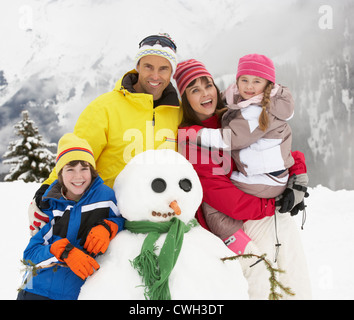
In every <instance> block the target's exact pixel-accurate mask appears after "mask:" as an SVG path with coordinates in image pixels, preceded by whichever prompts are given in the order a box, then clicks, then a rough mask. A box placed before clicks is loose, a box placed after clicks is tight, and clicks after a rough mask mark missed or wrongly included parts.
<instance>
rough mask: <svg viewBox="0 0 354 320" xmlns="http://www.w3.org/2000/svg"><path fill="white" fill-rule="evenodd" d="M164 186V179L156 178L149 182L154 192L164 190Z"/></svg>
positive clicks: (165, 185)
mask: <svg viewBox="0 0 354 320" xmlns="http://www.w3.org/2000/svg"><path fill="white" fill-rule="evenodd" d="M166 187H167V184H166V181H165V180H164V179H161V178H156V179H154V180H153V181H152V182H151V188H152V190H154V191H155V192H156V193H161V192H164V191H165V190H166Z"/></svg>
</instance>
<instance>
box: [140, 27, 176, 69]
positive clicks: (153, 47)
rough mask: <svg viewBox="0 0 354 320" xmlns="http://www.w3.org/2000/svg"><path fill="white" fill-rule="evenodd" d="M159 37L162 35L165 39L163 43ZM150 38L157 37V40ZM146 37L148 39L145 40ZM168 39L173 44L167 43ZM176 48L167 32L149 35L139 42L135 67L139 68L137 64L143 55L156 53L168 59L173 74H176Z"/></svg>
mask: <svg viewBox="0 0 354 320" xmlns="http://www.w3.org/2000/svg"><path fill="white" fill-rule="evenodd" d="M159 37H160V38H161V37H162V40H165V41H163V42H162V43H161V42H159V40H158V38H159ZM150 38H153V39H154V38H155V39H156V40H152V41H149V39H150ZM146 39H148V40H147V41H145V40H146ZM166 41H169V42H170V43H171V45H172V46H168V45H166ZM176 50H177V47H176V44H175V43H174V41H173V40H172V39H171V38H170V37H169V35H168V34H167V33H164V34H159V35H157V36H150V37H147V38H145V39H143V40H142V41H141V42H140V44H139V50H138V52H137V54H136V56H135V69H136V68H137V65H138V63H139V61H140V59H141V58H142V57H145V56H149V55H155V56H160V57H162V58H165V59H167V60H168V61H169V63H170V64H171V66H172V74H174V73H175V71H176V66H177V54H176Z"/></svg>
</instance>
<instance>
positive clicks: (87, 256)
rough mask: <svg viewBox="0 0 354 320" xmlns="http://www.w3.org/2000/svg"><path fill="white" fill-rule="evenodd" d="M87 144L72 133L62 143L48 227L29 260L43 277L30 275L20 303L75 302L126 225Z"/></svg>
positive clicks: (47, 198) (46, 200) (49, 194)
mask: <svg viewBox="0 0 354 320" xmlns="http://www.w3.org/2000/svg"><path fill="white" fill-rule="evenodd" d="M95 167H96V165H95V159H94V155H93V152H92V149H91V147H90V145H89V144H88V143H87V141H86V140H84V139H81V138H79V137H77V136H76V135H74V134H72V133H68V134H65V135H64V136H63V137H62V138H61V139H60V140H59V143H58V153H57V158H56V166H55V168H56V171H57V172H58V180H56V181H54V182H53V183H52V184H51V186H50V187H49V188H48V190H47V191H46V192H45V194H44V195H43V198H42V205H41V207H42V208H45V209H44V210H43V212H44V213H46V214H47V215H48V216H49V219H50V221H49V223H47V224H46V225H45V226H44V227H43V228H42V229H41V230H40V231H39V232H38V233H37V234H36V235H35V236H33V237H32V238H31V240H30V242H29V244H28V246H27V248H26V249H25V251H24V255H23V260H24V261H25V263H27V264H34V265H35V266H36V268H37V274H36V275H35V276H33V277H31V275H30V274H31V273H30V272H27V274H26V275H25V279H26V281H25V283H26V284H25V286H24V288H23V290H21V291H20V292H19V294H18V298H17V299H18V300H33V299H53V300H75V299H77V297H78V296H79V293H80V288H81V286H82V285H83V284H84V282H85V280H86V278H87V277H88V276H90V275H92V274H93V272H94V271H95V270H98V268H99V264H98V263H97V262H96V260H95V259H94V257H96V256H97V255H98V254H101V253H104V252H106V250H107V248H108V245H109V243H110V241H111V240H112V239H113V238H114V236H115V235H116V234H117V232H119V231H121V230H122V229H123V227H124V218H123V217H122V216H121V214H120V213H119V210H118V208H117V205H116V203H117V201H116V197H115V194H114V191H113V190H112V189H111V188H109V187H108V186H106V185H104V184H103V180H102V179H101V178H100V177H99V176H98V173H97V171H96V170H95Z"/></svg>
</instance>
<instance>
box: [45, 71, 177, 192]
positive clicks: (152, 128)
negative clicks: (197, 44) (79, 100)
mask: <svg viewBox="0 0 354 320" xmlns="http://www.w3.org/2000/svg"><path fill="white" fill-rule="evenodd" d="M136 73H137V72H136V71H135V70H132V71H130V72H128V73H127V74H126V75H124V77H126V76H127V75H129V74H136ZM124 77H123V78H122V79H120V80H119V81H118V82H117V83H116V86H115V88H114V90H113V91H111V92H108V93H105V94H103V95H101V96H99V97H98V98H97V99H95V100H94V101H93V102H91V103H90V104H89V105H88V106H87V107H86V109H85V110H84V111H83V112H82V113H81V115H80V117H79V119H78V121H77V123H76V125H75V128H74V133H75V134H76V135H77V136H79V137H80V138H83V139H86V140H87V142H88V143H89V144H90V145H91V147H92V149H93V153H94V156H95V161H96V169H97V171H98V173H99V175H100V176H101V178H102V179H103V181H104V183H105V184H106V185H108V186H109V187H113V184H114V180H115V178H116V177H117V175H118V174H119V173H120V172H121V170H122V169H123V168H124V166H125V165H126V164H127V163H128V162H129V161H130V160H131V159H132V158H133V157H134V156H135V155H136V154H138V153H141V152H143V151H145V150H148V149H173V150H176V151H177V131H178V125H179V123H180V122H181V119H182V109H181V108H180V107H179V103H178V97H177V93H176V90H175V89H174V88H173V86H172V84H171V83H170V85H169V86H168V87H167V88H166V89H165V91H169V95H170V96H172V99H170V100H173V101H174V104H176V105H167V104H161V105H158V106H157V107H155V108H154V101H153V96H152V95H150V94H145V93H132V92H130V91H128V90H127V89H126V88H125V87H124V86H123V83H122V82H123V79H124ZM165 91H164V93H165ZM165 100H168V99H165ZM162 101H163V100H162ZM176 101H177V103H176ZM56 178H57V174H56V172H55V169H54V170H53V171H52V173H51V174H50V176H49V178H48V179H47V180H46V181H45V182H44V184H51V183H52V182H53V181H54V180H55V179H56Z"/></svg>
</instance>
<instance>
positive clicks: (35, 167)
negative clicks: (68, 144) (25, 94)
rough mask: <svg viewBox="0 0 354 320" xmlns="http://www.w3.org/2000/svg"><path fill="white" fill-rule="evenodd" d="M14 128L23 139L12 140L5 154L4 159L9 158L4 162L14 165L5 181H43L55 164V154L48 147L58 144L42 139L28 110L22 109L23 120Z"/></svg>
mask: <svg viewBox="0 0 354 320" xmlns="http://www.w3.org/2000/svg"><path fill="white" fill-rule="evenodd" d="M14 128H15V129H16V135H18V136H20V137H21V139H19V140H17V141H14V142H10V143H9V146H8V151H7V152H6V153H5V154H4V155H3V158H4V159H8V160H5V161H3V163H4V164H9V165H12V167H11V168H10V173H9V174H8V175H6V176H5V179H4V181H15V180H23V181H25V182H43V181H44V180H45V179H46V178H48V176H49V174H50V172H51V171H52V169H53V168H54V166H55V154H53V153H52V152H51V151H50V150H49V149H48V148H55V147H56V144H55V143H46V142H44V141H42V136H41V135H39V134H38V128H37V127H36V126H35V124H34V121H33V120H31V119H30V118H29V115H28V111H27V110H25V111H22V120H21V121H20V122H18V123H17V124H15V125H14Z"/></svg>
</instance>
